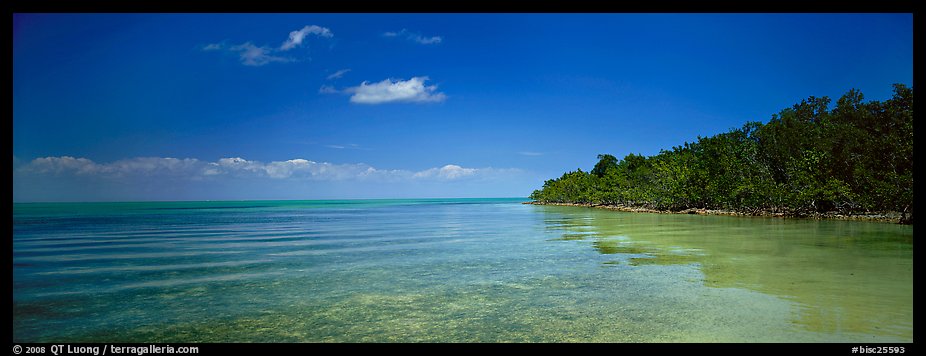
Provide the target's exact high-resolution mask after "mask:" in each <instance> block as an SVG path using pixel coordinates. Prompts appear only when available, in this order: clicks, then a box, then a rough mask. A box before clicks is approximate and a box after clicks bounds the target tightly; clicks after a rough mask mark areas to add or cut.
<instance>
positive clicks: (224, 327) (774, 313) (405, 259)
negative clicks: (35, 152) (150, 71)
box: [13, 199, 913, 342]
mask: <svg viewBox="0 0 926 356" xmlns="http://www.w3.org/2000/svg"><path fill="white" fill-rule="evenodd" d="M522 201H523V199H421V200H368V201H248V202H157V203H57V204H14V210H13V221H14V224H13V338H14V341H16V342H81V341H109V342H120V341H122V342H210V341H229V342H250V341H257V342H302V341H360V342H390V341H408V342H417V341H463V342H509V341H513V342H533V341H553V342H559V341H570V342H572V341H579V342H582V341H603V342H628V341H629V342H717V341H721V342H727V341H732V342H862V341H867V342H879V341H881V342H895V341H902V342H910V341H912V338H913V271H912V265H913V228H912V227H911V226H900V225H894V224H885V223H870V222H851V221H810V220H785V219H765V218H739V217H725V216H694V215H662V214H645V213H623V212H613V211H603V210H597V209H587V208H576V207H550V206H533V205H523V204H520V202H522Z"/></svg>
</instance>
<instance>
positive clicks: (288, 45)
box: [280, 25, 334, 51]
mask: <svg viewBox="0 0 926 356" xmlns="http://www.w3.org/2000/svg"><path fill="white" fill-rule="evenodd" d="M310 34H312V35H318V36H320V37H328V38H330V37H333V36H334V34H333V33H331V30H330V29H328V28H325V27H321V26H316V25H311V26H305V27H303V28H302V29H301V30H297V31H292V32H290V33H289V39H287V40H286V41H285V42H283V45H281V46H280V50H281V51H288V50H290V49H293V48H295V47H298V46H301V45H302V41H303V40H305V37H306V36H308V35H310Z"/></svg>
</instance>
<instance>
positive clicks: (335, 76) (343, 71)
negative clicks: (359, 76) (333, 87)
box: [325, 69, 350, 80]
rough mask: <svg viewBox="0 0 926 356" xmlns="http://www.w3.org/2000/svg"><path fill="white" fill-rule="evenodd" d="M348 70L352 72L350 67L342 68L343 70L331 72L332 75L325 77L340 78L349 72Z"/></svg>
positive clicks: (329, 78) (330, 78)
mask: <svg viewBox="0 0 926 356" xmlns="http://www.w3.org/2000/svg"><path fill="white" fill-rule="evenodd" d="M347 72H350V69H341V70H339V71H337V72H334V73H331V75H329V76H328V77H326V78H325V79H328V80H332V79H338V78H340V77H343V76H344V74H345V73H347Z"/></svg>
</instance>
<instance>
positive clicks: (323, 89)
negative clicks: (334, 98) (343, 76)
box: [318, 85, 341, 94]
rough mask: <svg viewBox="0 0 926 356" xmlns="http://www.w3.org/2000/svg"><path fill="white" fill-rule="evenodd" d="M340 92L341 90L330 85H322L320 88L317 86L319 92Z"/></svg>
mask: <svg viewBox="0 0 926 356" xmlns="http://www.w3.org/2000/svg"><path fill="white" fill-rule="evenodd" d="M340 92H341V91H340V90H337V89H335V88H334V87H333V86H330V85H322V86H321V87H320V88H318V93H319V94H337V93H340Z"/></svg>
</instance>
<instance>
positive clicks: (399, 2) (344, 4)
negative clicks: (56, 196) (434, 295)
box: [0, 0, 923, 355]
mask: <svg viewBox="0 0 926 356" xmlns="http://www.w3.org/2000/svg"><path fill="white" fill-rule="evenodd" d="M0 4H2V5H0V6H2V7H3V8H4V10H5V11H4V12H5V16H4V21H5V22H6V26H4V31H6V32H8V33H7V35H6V36H5V41H6V42H7V44H6V46H5V49H6V58H7V61H8V62H7V63H9V67H8V68H9V69H8V71H6V73H8V75H9V79H8V81H7V83H9V84H8V88H9V89H10V93H12V89H13V88H12V80H11V79H12V74H13V71H12V69H13V68H12V67H13V66H12V57H13V46H12V33H11V31H12V17H13V14H14V13H290V12H316V13H598V12H622V13H742V12H748V13H875V12H876V13H911V14H913V17H914V58H917V57H920V58H922V56H917V54H918V53H919V48H921V47H922V46H917V45H916V42H918V41H919V39H920V38H922V37H921V36H916V34H920V33H923V29H922V27H923V26H922V24H920V21H918V20H919V17H920V16H919V14H918V13H917V12H916V11H915V10H916V7H915V6H914V2H913V1H911V0H905V1H897V0H879V1H845V0H843V1H833V0H825V1H814V0H804V1H795V0H778V1H773V0H760V1H718V0H711V1H697V0H647V1H640V0H637V1H632V2H624V1H607V0H597V1H595V0H569V1H564V0H555V1H530V0H496V1H491V2H489V1H485V2H479V1H460V0H452V1H451V0H447V1H422V0H417V1H414V0H379V1H334V0H327V1H324V0H322V1H319V0H288V1H285V0H261V1H221V0H213V1H205V0H200V1H189V0H188V1H178V0H160V1H157V0H141V1H134V0H87V1H81V0H6V1H0ZM917 78H918V75H917V72H916V70H915V66H914V86H913V87H914V88H916V85H915V83H916V82H917ZM5 101H7V106H6V107H7V108H9V109H8V110H10V111H8V112H9V113H10V116H8V118H9V120H10V126H7V127H8V128H11V127H12V112H11V111H12V98H11V96H9V95H7V96H6V97H5ZM12 132H13V131H12V129H10V131H9V132H8V136H7V137H8V140H9V141H8V143H7V145H5V146H6V147H7V148H8V149H9V150H10V153H12V146H13V145H12ZM6 157H7V158H6V159H10V160H11V158H10V157H11V155H10V154H8V155H7V156H6ZM11 166H12V162H10V163H8V165H7V167H11ZM8 169H9V168H8ZM6 194H9V198H7V204H8V205H6V206H7V207H8V209H9V211H10V215H8V216H9V217H10V220H7V221H9V222H10V226H9V229H8V230H7V231H10V235H8V236H9V240H8V241H9V242H8V243H7V244H5V245H4V249H8V250H7V251H6V254H5V255H6V256H8V258H9V260H8V261H12V258H13V249H12V193H10V191H7V193H6ZM914 236H915V235H914ZM917 255H918V253H917V252H916V250H915V249H914V261H916V259H917ZM914 266H916V264H915V262H914ZM5 268H6V269H7V273H6V274H5V275H6V276H8V277H9V278H10V280H9V284H7V285H12V276H13V270H12V264H11V263H7V264H6V265H5ZM914 268H915V267H914ZM917 276H918V274H917V273H914V289H916V290H918V289H919V288H918V283H916V282H917V280H918V279H919V278H918V277H917ZM916 294H917V293H916V292H914V295H916ZM6 298H8V299H7V301H8V303H9V304H7V305H10V306H12V288H11V289H10V292H9V293H8V294H6ZM915 304H916V303H915V302H914V310H916V308H915ZM8 310H9V309H8ZM916 320H918V318H917V317H916V313H915V312H914V324H916ZM9 330H10V331H9V332H8V333H7V334H6V335H5V338H6V339H7V340H9V343H8V344H7V347H9V348H8V349H7V350H11V351H8V352H11V354H14V353H13V352H12V348H13V347H14V346H15V345H19V346H27V345H32V346H48V347H50V346H51V345H52V344H37V343H22V344H14V343H13V340H12V327H11V328H10V329H9ZM916 335H917V333H916V328H915V327H914V343H909V344H878V343H864V342H860V343H858V344H857V345H856V344H849V343H839V344H832V343H824V344H820V343H817V344H784V343H781V344H777V343H776V344H769V343H736V344H732V343H711V344H652V343H650V344H607V345H595V344H583V345H573V344H555V345H551V344H506V345H498V344H492V345H485V344H479V345H477V344H471V343H464V344H375V345H373V344H336V345H332V344H251V343H209V344H190V343H176V344H173V343H151V344H154V345H158V346H166V345H170V346H174V347H178V346H197V347H199V353H198V354H199V355H214V354H230V353H237V352H243V353H248V354H260V353H268V352H280V351H282V352H305V351H340V352H344V351H348V352H350V351H367V350H370V349H372V348H377V349H378V348H383V349H384V350H385V351H390V349H391V350H395V351H398V350H400V349H404V348H406V347H408V348H411V349H416V351H417V350H421V351H424V350H429V349H430V350H431V351H443V350H446V351H451V352H453V351H468V349H469V348H472V349H474V350H475V349H478V348H480V347H492V348H497V349H496V350H499V351H505V350H511V351H528V352H530V351H534V350H536V351H538V352H541V351H542V352H554V353H559V352H564V353H577V352H582V351H588V350H586V349H585V347H588V346H590V345H591V346H594V347H595V348H596V349H597V348H600V351H603V352H609V353H610V352H617V353H620V352H629V353H641V354H646V353H662V352H671V353H695V354H702V353H712V352H729V353H734V352H735V353H739V354H741V353H747V352H756V351H760V350H761V351H765V352H771V353H802V354H818V353H819V354H843V355H849V354H852V352H851V348H852V347H854V346H868V347H877V346H899V347H904V348H905V353H904V354H913V353H915V352H916V351H915V350H916V347H915V342H916V340H917V339H918V338H917V336H916ZM74 345H76V344H74ZM80 345H85V346H94V345H96V346H101V348H102V347H103V346H104V345H105V344H103V343H98V344H80ZM111 345H122V346H146V345H149V344H148V343H138V344H120V343H114V344H111ZM461 346H462V348H460V347H461ZM576 346H579V349H576V348H575V347H576ZM558 348H562V349H558ZM46 350H48V349H46ZM46 354H51V353H50V352H46Z"/></svg>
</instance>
